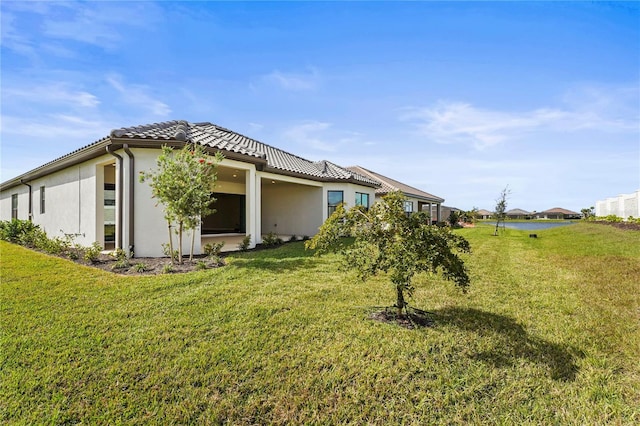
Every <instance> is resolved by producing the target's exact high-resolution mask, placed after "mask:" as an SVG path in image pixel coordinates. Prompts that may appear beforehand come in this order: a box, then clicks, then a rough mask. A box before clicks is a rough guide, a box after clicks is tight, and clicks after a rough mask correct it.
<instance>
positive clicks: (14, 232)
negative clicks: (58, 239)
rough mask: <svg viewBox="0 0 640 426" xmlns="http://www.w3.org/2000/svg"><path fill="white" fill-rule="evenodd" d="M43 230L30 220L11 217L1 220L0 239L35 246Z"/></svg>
mask: <svg viewBox="0 0 640 426" xmlns="http://www.w3.org/2000/svg"><path fill="white" fill-rule="evenodd" d="M42 233H43V231H42V230H41V229H40V227H39V226H38V225H35V224H34V223H33V222H31V221H29V220H20V219H11V220H10V221H7V220H3V221H1V222H0V240H4V241H8V242H10V243H13V244H20V245H28V246H33V241H35V239H37V238H39V237H40V235H41V234H42Z"/></svg>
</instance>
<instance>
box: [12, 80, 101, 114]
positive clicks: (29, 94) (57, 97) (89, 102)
mask: <svg viewBox="0 0 640 426" xmlns="http://www.w3.org/2000/svg"><path fill="white" fill-rule="evenodd" d="M3 95H5V96H9V97H11V98H12V99H13V100H14V101H15V100H16V99H15V98H20V99H21V100H23V101H27V102H34V103H38V104H63V105H68V106H71V107H83V108H92V107H95V106H97V105H99V104H100V100H99V99H98V98H97V97H96V96H95V95H93V94H91V93H89V92H86V91H84V90H77V89H73V88H71V87H69V85H68V84H66V83H60V82H55V83H43V84H39V85H35V86H34V85H32V86H30V87H27V86H26V84H25V83H21V87H16V86H13V87H9V88H6V89H4V93H3Z"/></svg>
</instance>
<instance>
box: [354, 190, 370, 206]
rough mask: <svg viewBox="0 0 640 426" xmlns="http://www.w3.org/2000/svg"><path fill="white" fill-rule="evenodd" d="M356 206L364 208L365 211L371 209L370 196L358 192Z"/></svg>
mask: <svg viewBox="0 0 640 426" xmlns="http://www.w3.org/2000/svg"><path fill="white" fill-rule="evenodd" d="M356 206H364V208H365V209H367V210H368V209H369V194H365V193H363V192H356Z"/></svg>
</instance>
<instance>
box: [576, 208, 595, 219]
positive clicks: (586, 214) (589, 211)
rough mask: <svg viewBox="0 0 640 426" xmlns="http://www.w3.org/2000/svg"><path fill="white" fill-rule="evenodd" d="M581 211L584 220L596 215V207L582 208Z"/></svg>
mask: <svg viewBox="0 0 640 426" xmlns="http://www.w3.org/2000/svg"><path fill="white" fill-rule="evenodd" d="M580 213H582V218H583V219H584V220H591V219H592V218H594V217H595V216H596V208H595V207H593V206H591V207H588V208H584V209H582V210H580Z"/></svg>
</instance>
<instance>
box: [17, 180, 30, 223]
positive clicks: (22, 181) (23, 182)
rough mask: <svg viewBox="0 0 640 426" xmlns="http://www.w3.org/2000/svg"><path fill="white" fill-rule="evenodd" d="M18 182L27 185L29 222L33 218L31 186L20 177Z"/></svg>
mask: <svg viewBox="0 0 640 426" xmlns="http://www.w3.org/2000/svg"><path fill="white" fill-rule="evenodd" d="M20 183H21V184H23V185H27V186H28V187H29V222H31V221H32V220H33V200H32V198H33V195H32V188H31V185H29V184H28V183H27V182H25V181H24V179H20Z"/></svg>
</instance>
